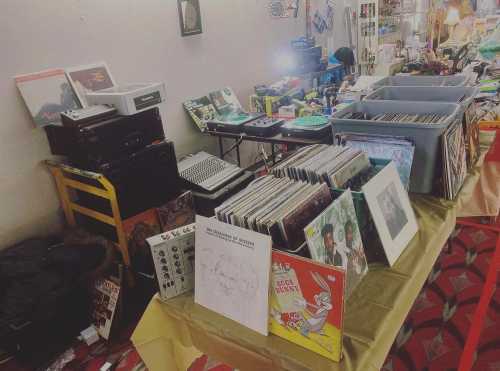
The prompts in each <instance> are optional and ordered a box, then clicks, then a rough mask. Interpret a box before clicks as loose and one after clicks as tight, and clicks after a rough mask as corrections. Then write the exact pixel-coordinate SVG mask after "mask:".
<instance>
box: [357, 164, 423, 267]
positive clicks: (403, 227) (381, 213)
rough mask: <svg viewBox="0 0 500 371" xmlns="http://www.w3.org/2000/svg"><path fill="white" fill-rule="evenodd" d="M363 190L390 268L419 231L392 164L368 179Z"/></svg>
mask: <svg viewBox="0 0 500 371" xmlns="http://www.w3.org/2000/svg"><path fill="white" fill-rule="evenodd" d="M362 190H363V193H364V195H365V199H366V203H367V204H368V208H369V209H370V213H371V215H372V218H373V222H374V223H375V227H376V228H377V232H378V235H379V237H380V241H381V242H382V246H383V248H384V253H385V256H386V258H387V260H388V262H389V265H391V266H392V265H393V264H394V263H395V262H396V260H397V259H398V258H399V256H400V255H401V253H402V252H403V251H404V249H405V248H406V246H407V245H408V243H409V242H410V240H411V239H412V238H413V236H414V235H415V234H416V233H417V231H418V224H417V220H416V218H415V214H414V212H413V208H412V206H411V203H410V199H409V197H408V193H407V192H406V190H405V189H404V187H403V184H402V183H401V178H400V177H399V174H398V172H397V170H396V165H394V162H392V161H391V162H390V163H389V164H388V165H387V166H385V167H384V168H383V169H382V170H381V171H380V172H379V173H378V174H377V175H375V176H374V177H373V178H372V179H370V180H369V181H368V182H367V183H366V184H365V185H364V186H363V187H362Z"/></svg>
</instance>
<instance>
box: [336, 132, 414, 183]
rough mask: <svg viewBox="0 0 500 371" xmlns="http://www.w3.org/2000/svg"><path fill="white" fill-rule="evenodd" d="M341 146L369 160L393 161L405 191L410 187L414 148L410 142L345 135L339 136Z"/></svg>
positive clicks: (380, 137) (397, 139) (397, 138)
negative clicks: (349, 148) (357, 150)
mask: <svg viewBox="0 0 500 371" xmlns="http://www.w3.org/2000/svg"><path fill="white" fill-rule="evenodd" d="M340 138H341V141H342V144H343V145H346V146H348V147H351V148H355V149H359V150H361V151H363V152H365V153H366V154H367V155H368V157H370V158H377V159H384V160H391V161H394V163H395V164H396V168H397V169H398V173H399V176H400V177H401V182H403V185H404V187H405V188H406V189H409V187H410V176H411V167H412V164H413V155H414V153H415V146H414V145H413V143H411V142H410V141H408V140H406V139H404V138H399V137H391V136H385V135H369V134H356V133H345V134H342V135H340Z"/></svg>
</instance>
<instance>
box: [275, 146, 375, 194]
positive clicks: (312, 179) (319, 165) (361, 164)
mask: <svg viewBox="0 0 500 371" xmlns="http://www.w3.org/2000/svg"><path fill="white" fill-rule="evenodd" d="M368 168H370V160H369V159H368V156H367V155H366V153H364V152H362V151H361V150H359V149H354V148H350V147H341V146H330V145H326V144H316V145H312V146H308V147H303V148H301V149H299V150H297V152H296V153H295V154H293V155H292V156H291V157H289V158H288V159H287V160H285V161H283V162H282V163H280V164H279V165H277V166H276V167H274V168H273V170H272V173H273V174H274V175H275V176H276V177H289V178H291V179H295V180H303V181H307V182H309V183H312V184H316V183H326V184H327V185H328V186H329V187H335V188H343V187H344V185H345V184H346V183H347V182H348V181H349V180H350V179H351V178H353V177H354V176H356V175H357V174H359V173H360V172H362V171H363V170H366V169H368Z"/></svg>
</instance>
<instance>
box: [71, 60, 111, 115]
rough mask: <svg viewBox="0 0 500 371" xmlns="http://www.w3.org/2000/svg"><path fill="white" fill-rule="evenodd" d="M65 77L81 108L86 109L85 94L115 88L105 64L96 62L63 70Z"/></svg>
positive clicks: (87, 104)
mask: <svg viewBox="0 0 500 371" xmlns="http://www.w3.org/2000/svg"><path fill="white" fill-rule="evenodd" d="M65 72H66V77H67V79H68V81H69V83H70V84H71V87H72V88H73V91H74V93H75V95H76V97H77V98H78V100H79V101H80V104H81V106H82V107H84V108H85V107H88V106H89V103H88V101H87V92H89V91H92V92H95V91H101V90H104V89H109V88H114V87H115V86H117V84H116V82H115V79H114V78H113V75H112V74H111V71H110V70H109V68H108V65H107V64H106V62H97V63H92V64H86V65H82V66H75V67H69V68H66V69H65Z"/></svg>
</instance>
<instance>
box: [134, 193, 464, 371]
mask: <svg viewBox="0 0 500 371" xmlns="http://www.w3.org/2000/svg"><path fill="white" fill-rule="evenodd" d="M412 201H413V206H414V209H415V213H416V215H417V218H418V222H419V225H420V231H419V232H418V234H417V235H416V236H415V238H414V239H413V240H412V241H411V242H410V244H409V246H408V248H407V249H406V250H405V251H404V253H403V255H402V256H401V257H400V258H399V259H398V261H397V262H396V264H395V265H394V266H393V267H392V268H390V269H389V268H387V267H384V266H382V265H377V264H375V265H370V271H369V272H368V274H367V276H366V277H365V278H364V279H363V281H362V282H361V283H360V285H359V286H358V287H357V288H356V290H355V292H354V293H353V294H352V295H351V297H350V298H349V300H348V302H347V303H346V308H345V313H346V314H345V317H344V318H345V319H344V359H343V360H342V361H341V362H340V363H334V362H331V361H329V360H328V359H326V358H324V357H321V356H319V355H317V354H315V353H313V352H310V351H308V350H306V349H304V348H301V347H299V346H297V345H294V344H292V343H290V342H288V341H286V340H284V339H281V338H279V337H277V336H275V335H269V336H267V337H265V336H262V335H259V334H257V333H255V332H253V331H251V330H248V329H246V328H245V327H243V326H241V325H239V324H237V323H235V322H233V321H231V320H229V319H226V318H225V317H223V316H220V315H218V314H216V313H214V312H212V311H210V310H207V309H205V308H203V307H201V306H199V305H197V304H195V303H194V302H193V296H192V294H190V295H183V296H180V297H177V298H174V299H171V300H169V301H168V303H162V302H161V301H159V300H158V299H157V298H153V300H152V301H151V302H150V304H149V306H148V308H147V309H146V312H145V313H144V315H143V317H142V319H141V321H140V322H139V325H138V326H137V329H136V330H135V332H134V334H133V336H132V341H133V343H134V345H135V346H136V348H137V349H138V351H139V354H140V355H141V357H142V358H143V359H144V361H145V362H146V365H147V366H148V367H149V368H150V370H152V371H155V370H185V369H186V366H187V365H188V364H189V362H190V361H191V360H192V356H195V355H198V354H199V353H198V352H197V351H196V349H199V350H200V351H201V352H203V353H207V354H209V355H211V356H213V357H214V358H215V359H218V360H220V361H222V362H226V363H228V364H229V365H231V366H233V367H236V368H238V369H241V370H280V369H290V370H306V369H314V370H363V371H366V370H378V369H379V368H380V367H381V365H382V363H383V361H384V359H385V357H386V355H387V353H388V351H389V349H390V346H391V344H392V342H393V341H394V338H395V336H396V333H397V331H398V330H399V328H400V327H401V324H402V323H403V320H404V319H405V317H406V314H407V313H408V311H409V310H410V308H411V306H412V304H413V302H414V300H415V298H416V296H417V294H418V292H419V291H420V289H421V287H422V285H423V283H424V281H425V279H426V277H427V276H428V274H429V272H430V270H431V268H432V266H433V264H434V262H435V260H436V258H437V256H438V254H439V252H440V251H441V248H442V246H443V245H444V243H445V242H446V240H447V238H448V236H449V235H450V233H451V232H452V230H453V228H454V226H455V218H456V214H455V204H454V203H452V202H446V201H443V200H440V199H437V198H431V197H422V196H415V197H413V200H412Z"/></svg>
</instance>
